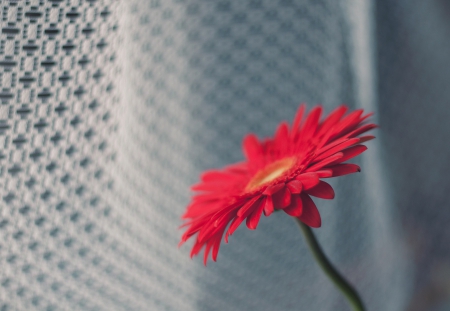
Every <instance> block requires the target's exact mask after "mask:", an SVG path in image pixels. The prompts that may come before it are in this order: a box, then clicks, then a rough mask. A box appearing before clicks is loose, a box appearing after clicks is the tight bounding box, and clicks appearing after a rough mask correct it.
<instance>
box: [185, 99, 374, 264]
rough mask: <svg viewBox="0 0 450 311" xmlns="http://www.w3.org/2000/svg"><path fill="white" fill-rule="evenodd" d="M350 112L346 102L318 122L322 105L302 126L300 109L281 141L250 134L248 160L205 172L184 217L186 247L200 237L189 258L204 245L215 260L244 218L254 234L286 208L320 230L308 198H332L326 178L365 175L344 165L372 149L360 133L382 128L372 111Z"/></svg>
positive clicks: (246, 143) (281, 131)
mask: <svg viewBox="0 0 450 311" xmlns="http://www.w3.org/2000/svg"><path fill="white" fill-rule="evenodd" d="M347 110H348V108H347V107H346V106H344V105H342V106H340V107H339V108H337V109H336V110H334V111H333V112H332V113H331V114H330V115H329V116H328V117H327V118H325V119H324V120H323V121H320V117H321V114H322V107H320V106H316V107H315V108H313V109H312V110H311V111H310V113H309V115H307V116H306V118H305V120H304V121H302V119H303V115H304V112H305V105H304V104H302V105H301V106H300V107H299V109H298V112H297V114H296V116H295V118H294V122H293V125H292V127H291V128H289V126H288V124H287V123H286V122H283V123H281V124H280V125H279V127H278V129H277V131H276V133H275V137H273V138H267V139H265V140H263V141H259V140H258V138H257V137H256V136H255V135H254V134H249V135H247V136H246V137H245V138H244V141H243V149H244V154H245V157H246V160H245V161H244V162H240V163H236V164H233V165H230V166H227V167H225V168H223V169H221V170H209V171H206V172H205V173H203V174H202V176H201V182H200V183H198V184H196V185H194V186H192V190H194V191H196V192H197V194H195V195H194V197H193V198H192V202H191V203H190V204H189V206H188V207H187V210H186V212H185V214H184V215H183V216H182V218H183V219H186V220H187V223H185V224H184V225H183V227H184V226H187V227H188V229H187V230H186V232H185V233H184V234H183V236H182V238H181V242H180V244H183V243H184V242H186V241H187V240H188V239H189V238H190V237H192V236H193V235H196V234H197V236H196V241H195V244H194V247H193V248H192V251H191V257H193V256H195V255H197V254H198V253H199V252H200V251H201V249H202V248H203V247H205V253H204V263H205V265H206V262H207V259H208V255H209V253H210V252H211V250H212V259H213V260H214V261H216V259H217V254H218V252H219V247H220V242H221V240H222V236H223V235H224V233H225V231H226V233H225V242H227V243H228V236H230V235H231V234H233V232H234V231H235V230H236V229H237V228H238V227H239V225H240V224H241V223H242V222H243V221H244V220H246V225H247V227H248V228H249V229H251V230H254V229H256V226H257V225H258V222H259V220H260V218H261V214H262V213H264V215H265V216H269V215H270V214H272V213H273V212H274V211H276V210H282V211H284V212H285V213H286V214H288V215H290V216H292V217H297V218H298V219H300V220H301V221H302V222H303V223H305V224H306V225H308V226H310V227H314V228H316V227H320V226H321V219H320V214H319V211H318V210H317V207H316V205H315V204H314V202H313V200H312V199H311V197H310V196H314V197H318V198H322V199H333V198H334V191H333V188H332V187H331V186H330V185H329V184H328V183H326V182H325V181H322V180H321V179H322V178H330V177H336V176H342V175H346V174H351V173H355V172H359V171H360V168H359V166H358V165H355V164H348V163H344V162H345V161H347V160H349V159H351V158H353V157H355V156H357V155H359V154H361V153H362V152H364V151H365V150H366V149H367V147H366V146H364V145H361V143H363V142H366V141H368V140H371V139H373V138H375V137H374V136H360V135H361V134H363V133H365V132H367V131H369V130H371V129H373V128H375V127H376V125H375V124H372V123H367V122H365V121H366V120H367V118H368V117H370V116H371V115H372V114H367V115H363V110H362V109H359V110H355V111H353V112H351V113H349V114H348V115H346V116H344V115H345V114H346V112H347ZM229 223H231V224H230V226H228V224H229ZM227 226H228V229H227Z"/></svg>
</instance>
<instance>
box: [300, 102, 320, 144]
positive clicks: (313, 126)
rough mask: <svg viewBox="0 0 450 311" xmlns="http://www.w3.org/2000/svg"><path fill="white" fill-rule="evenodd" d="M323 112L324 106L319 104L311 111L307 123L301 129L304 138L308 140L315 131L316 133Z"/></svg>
mask: <svg viewBox="0 0 450 311" xmlns="http://www.w3.org/2000/svg"><path fill="white" fill-rule="evenodd" d="M321 114H322V107H321V106H317V107H315V108H314V109H313V110H311V112H310V113H309V115H308V117H307V119H306V121H305V125H303V128H302V130H301V132H302V133H301V134H302V140H308V139H309V138H310V137H311V136H312V135H313V134H314V133H316V130H317V125H318V124H319V119H320V115H321Z"/></svg>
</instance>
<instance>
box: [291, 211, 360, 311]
mask: <svg viewBox="0 0 450 311" xmlns="http://www.w3.org/2000/svg"><path fill="white" fill-rule="evenodd" d="M294 219H295V221H296V222H297V223H298V225H299V226H300V229H301V230H302V232H303V235H304V236H305V239H306V242H307V244H308V246H309V249H310V250H311V252H312V253H313V256H314V258H315V259H316V261H317V263H318V265H319V266H320V267H321V268H322V270H323V272H325V274H326V275H327V276H328V277H329V278H330V279H331V281H333V283H334V284H335V285H336V286H337V287H338V288H339V290H340V291H341V292H342V293H343V294H344V296H345V297H346V298H347V300H348V301H349V303H350V304H351V305H352V307H353V310H354V311H364V310H365V308H364V305H363V303H362V301H361V298H359V295H358V293H357V292H356V290H355V289H354V288H353V287H352V286H351V285H350V284H349V283H348V282H347V281H346V280H345V279H344V278H343V277H342V276H341V275H340V274H339V272H338V271H337V270H336V269H335V268H334V267H333V265H332V264H331V263H330V261H329V260H328V258H327V257H326V256H325V254H324V253H323V251H322V248H321V247H320V245H319V243H318V242H317V240H316V237H315V236H314V233H313V232H312V230H311V228H310V227H309V226H307V225H305V224H304V223H303V222H301V221H300V220H299V219H298V218H294Z"/></svg>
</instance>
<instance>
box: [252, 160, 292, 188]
mask: <svg viewBox="0 0 450 311" xmlns="http://www.w3.org/2000/svg"><path fill="white" fill-rule="evenodd" d="M294 164H295V158H285V159H281V160H278V161H275V162H273V163H270V164H269V165H267V166H266V167H264V168H263V169H261V170H259V171H258V172H257V173H256V174H255V176H253V178H252V179H251V180H250V182H249V183H248V184H247V187H245V190H246V191H253V190H256V189H257V188H259V187H260V186H262V185H265V184H267V183H270V182H271V181H274V180H275V179H277V178H278V177H280V176H282V175H283V174H284V173H286V172H287V171H288V170H290V169H291V168H292V167H293V166H294Z"/></svg>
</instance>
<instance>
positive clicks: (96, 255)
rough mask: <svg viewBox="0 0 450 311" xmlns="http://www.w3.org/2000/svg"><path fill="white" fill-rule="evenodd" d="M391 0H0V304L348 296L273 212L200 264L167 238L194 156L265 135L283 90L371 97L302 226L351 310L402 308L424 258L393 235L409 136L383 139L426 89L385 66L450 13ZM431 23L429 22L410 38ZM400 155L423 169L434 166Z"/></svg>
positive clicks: (306, 301) (268, 305) (164, 303)
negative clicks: (363, 128) (345, 155)
mask: <svg viewBox="0 0 450 311" xmlns="http://www.w3.org/2000/svg"><path fill="white" fill-rule="evenodd" d="M407 2H408V1H399V3H400V4H397V5H396V6H395V10H393V9H392V7H391V4H390V2H389V1H379V3H378V7H377V10H375V7H374V3H373V2H372V1H370V0H367V1H365V0H346V1H335V0H320V1H318V0H298V1H289V0H279V1H273V0H243V1H231V0H227V1H223V0H220V1H202V0H185V1H183V0H167V1H166V0H164V1H163V0H159V1H158V0H122V1H119V0H16V1H13V0H0V8H1V12H0V13H1V14H0V29H1V34H0V101H1V104H0V140H1V144H0V146H1V148H0V166H1V170H0V200H1V202H0V212H1V217H0V265H1V266H2V269H0V311H4V310H108V311H109V310H145V311H146V310H175V311H189V310H205V311H207V310H294V309H302V310H347V309H348V306H347V304H346V302H345V301H344V300H343V298H342V297H341V295H340V294H339V293H338V292H337V290H336V289H335V288H334V287H333V285H332V284H331V283H330V282H329V281H328V279H326V277H325V276H324V275H323V273H322V272H321V271H320V270H319V269H318V268H317V266H316V265H315V263H314V262H313V260H312V257H311V255H310V253H309V251H308V250H307V248H306V245H305V243H304V241H303V239H302V237H301V235H300V233H299V231H298V228H297V227H296V224H295V223H294V222H293V221H292V220H291V219H289V218H288V217H286V216H285V215H281V213H276V214H274V215H273V216H271V217H270V218H268V219H262V221H261V223H260V225H259V226H258V230H256V231H249V230H247V229H245V228H241V229H239V230H237V232H236V233H235V234H234V235H233V237H232V238H231V239H230V243H229V244H224V245H223V246H222V247H221V250H220V254H219V258H218V262H217V263H213V262H211V263H209V264H208V267H206V268H205V267H203V264H202V261H201V260H200V259H194V260H189V256H188V255H189V248H190V245H186V246H183V247H182V248H181V249H178V248H177V244H178V242H179V239H180V236H181V231H180V230H178V229H177V228H178V226H179V225H180V224H181V221H180V215H181V214H182V213H183V211H184V209H185V205H186V204H187V202H188V201H189V195H190V193H189V191H188V189H189V185H190V184H192V183H194V182H196V181H197V179H198V175H199V173H200V172H201V171H203V170H205V169H208V168H212V167H220V166H224V165H227V164H228V163H230V162H234V161H240V160H241V159H242V154H241V151H240V149H241V148H240V145H241V139H242V137H243V136H244V135H245V134H246V133H248V132H255V133H256V134H257V135H259V136H260V137H264V136H267V135H271V134H272V133H273V131H274V130H275V126H276V125H277V124H278V123H279V122H280V121H281V120H290V119H291V118H292V116H293V114H294V113H295V111H296V108H297V107H298V105H299V103H300V102H307V103H308V104H309V105H310V107H311V106H312V105H313V104H316V103H322V104H323V105H324V107H325V109H326V110H327V112H329V111H331V110H332V109H333V108H334V107H336V106H337V105H339V104H341V103H347V104H348V105H349V106H350V107H352V108H358V107H362V108H364V109H367V110H374V111H375V112H376V113H377V118H378V121H379V122H380V123H381V125H382V129H381V130H380V131H379V137H380V139H378V140H377V141H375V142H371V143H369V151H367V152H366V153H365V154H364V155H363V156H362V157H361V160H360V163H359V164H360V165H361V166H362V170H363V173H361V174H354V175H352V176H347V177H345V178H340V179H339V180H334V181H331V182H332V184H333V187H334V188H335V190H336V194H337V196H336V199H335V200H333V201H329V202H325V203H324V202H323V201H322V202H320V204H319V209H320V213H321V215H323V226H322V228H321V229H317V230H315V232H316V233H317V235H318V238H319V240H320V242H321V243H322V245H323V248H324V249H325V252H326V253H327V254H329V255H330V258H331V259H332V261H333V262H334V263H335V264H336V266H337V267H338V269H339V270H340V271H342V272H343V274H345V275H346V276H348V278H349V280H350V281H351V282H352V283H353V284H354V285H355V287H356V288H358V289H359V290H360V291H361V294H362V297H363V300H364V301H365V302H366V304H367V305H368V306H369V308H368V309H369V310H386V311H391V310H392V311H397V310H405V308H406V307H407V305H408V300H409V299H410V298H411V296H412V293H413V290H414V289H413V288H412V285H413V284H414V282H413V279H414V273H415V271H416V270H418V269H416V268H415V267H418V265H419V264H422V263H421V262H419V263H418V262H417V261H416V262H413V261H412V260H411V258H412V257H411V256H410V257H408V256H407V255H408V254H409V253H408V252H407V250H406V247H405V246H406V245H407V242H408V238H407V237H406V234H409V231H408V230H409V228H410V226H413V225H414V226H415V225H417V224H418V223H419V222H418V219H419V218H420V215H423V214H422V213H421V211H422V210H421V209H420V206H419V203H418V202H410V201H415V198H417V197H413V196H412V195H411V194H412V193H413V192H412V191H416V192H419V193H420V191H418V190H417V188H413V189H410V188H408V185H410V183H412V181H411V180H407V181H405V177H407V176H408V172H410V171H412V170H413V168H415V165H416V164H417V162H420V159H421V158H419V155H417V158H416V157H410V158H409V161H405V162H402V160H401V159H402V157H403V156H404V153H405V152H411V153H413V152H412V151H411V149H408V146H411V145H414V144H413V143H412V142H413V141H414V139H413V138H415V137H416V136H414V135H411V134H409V135H410V136H406V137H408V139H410V140H411V141H408V142H406V141H404V142H401V143H397V142H398V141H401V140H402V139H403V138H404V137H405V133H403V132H402V130H404V128H403V127H402V126H401V124H404V123H405V122H406V123H407V124H410V126H411V127H414V126H416V125H417V123H420V122H419V121H417V119H416V118H418V116H419V115H418V114H414V113H408V114H403V113H402V109H404V108H405V105H406V104H405V103H404V102H403V101H404V100H405V98H407V99H409V100H410V102H412V103H413V104H411V105H413V106H411V107H414V109H421V107H422V108H423V106H420V101H419V99H418V98H425V99H427V100H429V99H430V96H431V94H432V93H433V94H434V93H435V92H432V91H431V90H435V89H434V88H431V89H428V88H427V87H430V85H429V84H428V83H427V82H426V81H421V80H414V79H412V78H411V80H407V79H406V78H404V76H402V75H401V73H402V72H403V70H404V69H405V68H406V69H408V70H411V74H410V77H412V76H414V75H417V74H416V73H420V72H422V71H421V70H423V71H424V70H432V69H430V68H429V67H428V66H427V65H426V64H424V65H423V67H420V66H419V67H414V66H412V65H411V64H416V65H417V64H418V63H421V61H422V60H423V59H425V60H427V61H429V62H430V61H431V59H432V55H433V54H432V53H431V50H432V48H430V46H431V47H433V46H434V47H438V46H440V43H439V42H442V40H438V39H439V38H441V39H442V38H445V34H446V32H445V29H446V30H447V31H448V30H449V29H450V26H449V25H447V24H446V23H444V22H443V21H442V23H440V24H438V25H434V24H433V25H429V26H428V27H429V28H426V27H422V28H421V26H420V25H419V26H417V25H416V24H415V22H414V21H415V17H414V16H416V15H414V14H419V13H420V14H419V16H421V19H426V20H430V21H431V20H435V17H436V16H437V14H438V13H437V12H439V10H438V9H437V8H436V7H434V6H433V5H436V6H439V5H441V4H440V2H443V1H438V0H435V1H430V3H433V4H429V5H426V8H425V9H423V10H422V9H421V6H420V4H419V2H420V1H412V2H414V3H413V4H410V6H411V12H413V13H414V12H415V13H414V14H412V13H411V14H412V15H411V16H409V15H408V14H406V13H405V14H404V13H402V12H404V10H403V7H402V5H403V6H404V7H407V8H408V9H409V8H410V7H409V6H408V5H409V4H408V5H407ZM408 3H409V2H408ZM442 6H443V7H445V8H446V9H447V10H448V7H446V6H445V5H442ZM406 11H407V10H406ZM396 12H397V13H396ZM408 12H409V11H408ZM444 12H448V11H444ZM442 14H444V13H442ZM413 15H414V16H413ZM438 21H439V20H438ZM435 23H438V22H436V21H435ZM398 25H401V26H402V27H403V28H401V27H399V28H395V27H397V26H398ZM415 27H417V28H415ZM391 29H396V31H391ZM429 29H434V30H436V29H443V30H442V31H441V32H436V34H434V37H431V39H429V41H427V42H428V43H429V47H428V48H426V47H424V46H423V45H421V44H420V43H421V42H422V40H425V41H426V39H427V38H428V37H427V34H428V33H429V32H431V31H430V30H429ZM405 33H414V36H416V37H413V39H409V40H410V41H408V40H407V39H408V38H409V37H407V36H405V35H404V34H405ZM392 36H395V38H393V37H392ZM433 38H434V39H433ZM402 40H404V41H402ZM433 40H435V41H433ZM403 42H407V43H409V44H410V46H406V47H405V44H404V43H403ZM408 47H409V48H408ZM444 48H447V45H445V46H444ZM410 51H414V52H415V53H417V54H409V52H410ZM397 52H398V55H401V56H398V58H395V56H396V55H397V54H396V53H397ZM442 53H443V52H442ZM405 55H406V56H408V55H409V56H410V57H411V59H409V58H407V57H406V56H405ZM424 55H425V56H426V57H425V56H424ZM446 55H450V54H446ZM446 55H444V54H442V55H441V58H438V59H437V60H435V61H434V62H432V63H433V64H434V65H435V66H436V67H439V64H442V63H445V60H448V56H446ZM413 56H414V57H413ZM421 57H422V58H421ZM399 60H401V61H399ZM439 60H440V61H441V62H439ZM414 68H416V70H417V71H414V70H413V69H414ZM439 72H440V74H441V76H438V77H434V79H435V80H433V81H435V84H433V85H434V87H436V88H437V89H439V87H438V86H436V85H437V83H439V82H441V83H443V82H442V81H446V80H445V79H444V77H445V72H444V69H441V71H439ZM400 77H401V78H400ZM428 77H433V75H432V73H429V75H428ZM405 80H406V81H405ZM408 81H413V82H414V83H417V85H419V86H420V87H422V89H421V88H419V87H417V88H415V89H416V92H417V97H416V96H415V93H410V92H409V90H410V89H411V84H409V82H408ZM414 85H415V84H414ZM396 86H398V88H396ZM423 89H425V90H427V91H423ZM421 90H422V91H421ZM442 92H443V91H442ZM438 93H439V92H438ZM447 93H448V92H447ZM447 93H445V92H443V94H444V95H446V94H447ZM408 94H409V96H406V95H408ZM424 94H425V95H424ZM419 95H420V96H423V97H420V96H419ZM428 95H430V96H428ZM427 96H428V97H427ZM444 97H445V96H444ZM399 102H401V104H399ZM444 106H445V104H444V101H442V104H441V106H439V107H438V106H435V108H434V109H435V110H436V111H434V112H436V113H437V112H438V111H444V108H443V107H444ZM422 112H423V111H422ZM398 116H400V117H401V118H404V119H401V120H402V122H401V123H397V121H396V120H397V117H398ZM441 117H442V118H444V115H442V116H441ZM405 120H406V121H405ZM408 122H410V123H408ZM427 122H428V123H427V124H430V125H429V128H428V130H427V131H426V133H428V134H429V133H430V132H433V131H435V132H439V129H441V128H438V127H433V126H432V125H431V123H432V122H430V120H428V121H427ZM398 124H400V125H398ZM414 124H416V125H414ZM384 126H385V128H386V130H385V129H384ZM436 126H437V125H436ZM441 131H442V129H441ZM409 133H412V131H411V132H409ZM441 133H442V132H441ZM391 134H392V135H391ZM377 135H378V134H377ZM427 137H428V136H423V137H422V136H421V138H420V139H421V142H423V143H426V140H427ZM440 137H441V138H444V136H443V134H442V136H440ZM430 144H432V143H431V142H430ZM433 146H434V145H433ZM416 147H417V146H416ZM409 148H411V147H409ZM417 148H418V147H417ZM414 152H415V151H414ZM414 154H420V152H419V153H414ZM447 154H448V152H447V153H446V154H445V155H447ZM422 155H423V157H424V158H426V155H425V152H422ZM426 159H428V160H429V157H428V158H426ZM433 159H435V158H433ZM445 159H446V157H445V156H442V157H441V158H439V159H438V160H439V161H441V162H442V161H444V162H445ZM441 162H439V163H441ZM441 165H443V163H441ZM387 169H390V170H391V172H392V171H393V170H394V169H399V170H400V171H399V174H398V175H395V174H391V173H389V172H388V170H387ZM423 169H425V166H424V168H423ZM415 172H416V174H417V175H414V179H415V180H420V179H421V178H423V177H424V176H430V177H429V178H431V179H430V184H428V186H427V187H432V184H431V183H432V181H433V180H434V179H432V177H431V176H438V175H439V172H437V171H436V172H434V175H427V172H426V171H421V170H416V171H415ZM392 175H395V176H392ZM442 184H445V181H444V182H443V183H442ZM415 186H416V187H419V188H420V189H424V187H420V186H419V183H417V184H415ZM390 189H393V190H394V191H391V190H390ZM414 189H415V190H414ZM426 189H428V188H426ZM430 189H431V188H430ZM430 189H428V192H422V194H421V195H420V196H419V198H420V199H421V200H422V202H423V200H425V199H426V198H428V196H429V195H431V194H430V193H431V192H432V191H431V190H430ZM397 190H401V191H397ZM407 197H408V198H409V199H405V198H407ZM444 197H445V196H444V191H443V193H442V194H441V196H440V197H439V198H438V199H437V200H438V201H439V200H442V199H443V198H444ZM411 198H412V199H411ZM438 201H436V202H438ZM408 204H412V205H413V206H414V207H413V210H414V213H413V214H411V215H409V216H410V218H407V219H408V221H405V219H406V217H404V216H405V215H408V210H407V208H406V206H407V205H408ZM445 215H446V214H444V213H442V215H439V217H440V219H441V222H442V223H441V222H440V224H441V225H442V226H443V225H444V224H447V223H448V217H447V218H445V217H444V216H445ZM429 216H430V217H429V220H428V223H431V222H433V219H435V217H438V216H436V214H432V213H431V212H430V214H429ZM399 217H402V219H403V220H402V221H399ZM399 223H401V224H403V225H404V226H398V225H397V224H399ZM405 228H406V229H408V230H405ZM423 230H425V229H423ZM437 235H438V234H437V233H436V234H435V235H434V236H437ZM188 244H189V243H188ZM427 245H431V244H427ZM433 245H434V246H432V247H430V249H432V250H435V249H437V248H439V246H436V245H435V244H433ZM439 245H440V244H439ZM434 254H435V253H430V255H429V257H427V259H424V262H426V263H427V264H428V265H429V266H431V263H432V262H433V259H434V258H435V257H434ZM440 254H441V255H442V256H444V255H445V254H446V251H442V252H441V253H440ZM414 264H416V266H414ZM429 266H428V267H429ZM427 271H429V270H427ZM425 273H426V272H422V274H421V273H419V279H420V280H422V279H424V278H425V277H424V276H423V275H425ZM380 297H382V298H380ZM427 310H428V309H427Z"/></svg>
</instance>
